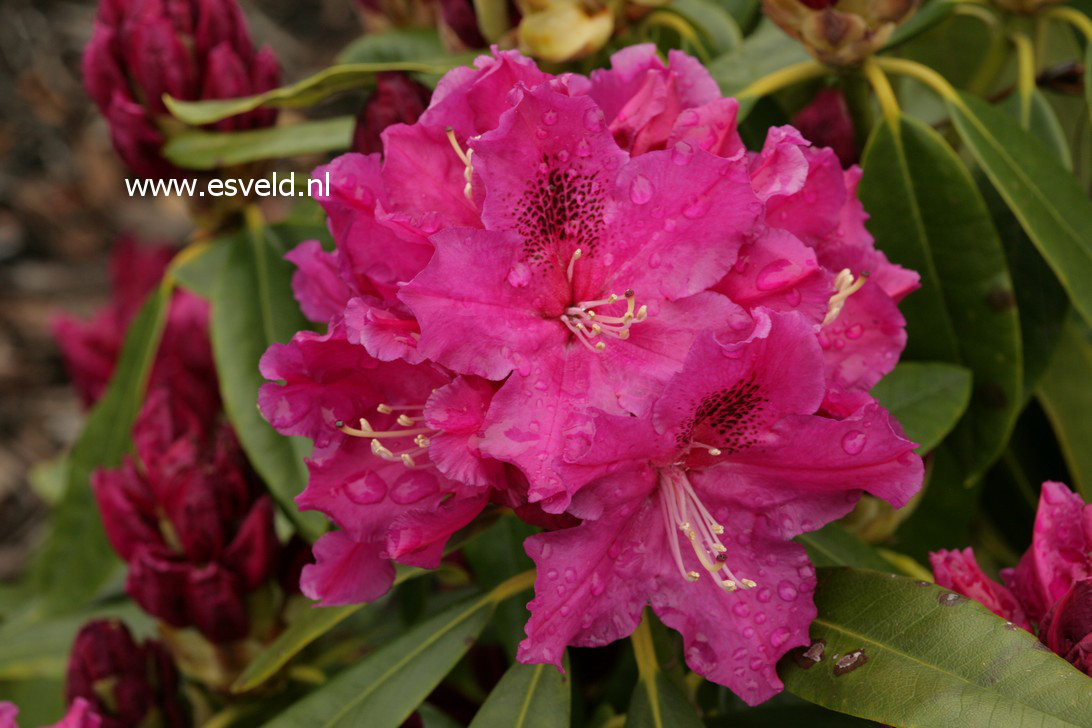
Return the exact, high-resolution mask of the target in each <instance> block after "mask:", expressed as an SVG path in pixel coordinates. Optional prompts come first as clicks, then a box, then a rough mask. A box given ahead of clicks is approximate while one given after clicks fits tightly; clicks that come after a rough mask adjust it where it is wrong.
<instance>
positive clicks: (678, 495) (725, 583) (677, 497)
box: [659, 466, 757, 592]
mask: <svg viewBox="0 0 1092 728" xmlns="http://www.w3.org/2000/svg"><path fill="white" fill-rule="evenodd" d="M659 492H660V505H661V509H660V512H661V513H662V514H663V519H664V528H665V530H666V531H667V541H668V543H669V544H670V546H671V555H672V556H674V557H675V566H677V567H678V569H679V573H680V574H682V577H683V578H684V579H686V580H687V581H697V580H698V579H699V578H701V573H700V572H697V571H694V570H691V569H687V568H686V566H685V565H684V564H683V558H682V549H681V548H679V538H678V536H677V535H676V534H675V529H678V530H679V531H682V533H683V535H684V536H686V538H687V540H688V541H689V542H690V547H691V548H692V549H693V550H694V555H695V556H697V557H698V561H699V562H700V563H701V565H702V568H704V569H705V570H706V571H708V572H709V573H710V574H711V575H713V578H714V579H717V580H718V581H719V585H720V588H721V589H723V590H724V591H726V592H734V591H735V590H736V589H740V588H743V589H752V588H754V587H755V586H757V585H756V584H755V582H753V581H751V580H750V579H740V578H738V577H737V576H736V575H735V574H733V573H732V570H731V569H730V568H728V548H727V547H726V546H725V545H724V544H723V543H722V542H721V540H720V536H721V535H722V534H723V533H724V526H722V525H721V524H719V523H717V520H716V519H715V518H713V516H712V514H710V513H709V510H708V509H707V508H706V507H705V505H704V504H703V503H702V502H701V499H700V498H698V494H697V493H696V492H694V487H693V486H692V485H690V481H689V480H688V479H687V477H686V473H685V472H684V471H683V470H682V469H681V468H679V467H675V466H671V467H668V468H662V469H661V470H660V491H659Z"/></svg>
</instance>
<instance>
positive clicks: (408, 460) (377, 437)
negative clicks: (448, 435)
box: [336, 404, 438, 469]
mask: <svg viewBox="0 0 1092 728" xmlns="http://www.w3.org/2000/svg"><path fill="white" fill-rule="evenodd" d="M423 409H424V405H388V404H381V405H379V406H378V407H376V410H378V411H379V412H380V413H382V414H386V415H389V414H392V413H393V412H395V411H396V410H403V411H410V412H414V411H418V412H419V411H421V410H423ZM423 420H424V417H411V416H409V415H406V414H400V415H398V418H397V419H396V420H395V423H396V424H397V425H399V426H401V427H404V428H406V429H390V430H376V429H375V428H374V427H372V424H371V423H370V422H368V420H367V419H365V418H363V417H361V418H360V427H359V428H356V427H349V426H348V425H346V424H345V423H344V422H342V421H340V420H339V421H338V422H337V423H336V426H337V428H338V429H339V430H341V431H342V432H343V433H345V434H346V435H349V436H350V437H362V438H365V439H368V440H371V449H372V453H373V454H375V455H376V456H377V457H381V458H383V459H384V460H387V461H389V462H401V463H402V464H403V465H405V466H406V467H407V468H415V469H416V468H422V467H431V463H424V464H422V463H419V462H417V458H418V457H420V456H421V455H425V454H427V453H428V447H429V445H430V444H431V442H432V440H431V436H433V435H436V434H438V431H437V430H433V429H432V428H429V427H413V425H415V424H418V423H419V422H421V421H423ZM405 438H412V442H413V444H414V445H415V446H416V447H412V448H408V449H405V450H398V451H394V450H391V449H390V448H389V447H387V446H386V445H384V444H383V442H382V441H383V440H392V441H394V442H398V441H401V440H404V439H405ZM392 444H393V443H392Z"/></svg>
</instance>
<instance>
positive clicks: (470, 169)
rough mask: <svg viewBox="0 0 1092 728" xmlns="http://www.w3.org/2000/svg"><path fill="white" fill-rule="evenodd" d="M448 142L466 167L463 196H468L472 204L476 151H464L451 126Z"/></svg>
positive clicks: (448, 129)
mask: <svg viewBox="0 0 1092 728" xmlns="http://www.w3.org/2000/svg"><path fill="white" fill-rule="evenodd" d="M447 140H448V141H449V142H451V146H452V148H454V149H455V153H456V154H458V155H459V159H461V160H462V161H463V164H465V165H466V171H465V172H463V177H465V178H466V187H464V188H463V194H464V195H466V199H468V200H470V201H471V202H473V201H474V191H473V188H472V187H471V186H470V183H471V181H473V179H474V165H473V163H472V162H471V157H473V156H474V150H473V149H468V150H467V151H465V152H464V151H463V148H462V147H460V146H459V142H458V140H457V139H455V130H454V129H452V128H451V127H450V126H449V127H448V128H447Z"/></svg>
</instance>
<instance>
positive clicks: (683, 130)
mask: <svg viewBox="0 0 1092 728" xmlns="http://www.w3.org/2000/svg"><path fill="white" fill-rule="evenodd" d="M738 115H739V102H738V101H736V100H735V99H721V98H718V99H713V100H712V101H709V102H707V103H704V104H702V105H700V106H696V107H694V108H692V109H685V110H684V111H682V112H681V113H680V114H679V116H678V118H677V119H676V120H675V126H674V128H672V130H671V136H670V137H669V138H668V140H667V149H670V150H672V152H673V153H674V154H675V155H682V156H685V155H687V154H691V153H693V152H694V150H696V149H702V150H704V151H706V152H709V153H710V154H715V155H717V156H718V157H724V158H726V159H737V158H739V157H741V156H742V155H743V153H744V152H745V151H746V148H745V147H744V146H743V140H742V139H740V138H739V132H738V131H737V127H736V118H737V117H738Z"/></svg>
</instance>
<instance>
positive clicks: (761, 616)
mask: <svg viewBox="0 0 1092 728" xmlns="http://www.w3.org/2000/svg"><path fill="white" fill-rule="evenodd" d="M768 593H769V590H767V594H768ZM755 624H758V625H763V624H766V613H765V612H759V613H758V614H756V615H755Z"/></svg>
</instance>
